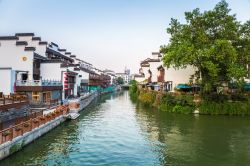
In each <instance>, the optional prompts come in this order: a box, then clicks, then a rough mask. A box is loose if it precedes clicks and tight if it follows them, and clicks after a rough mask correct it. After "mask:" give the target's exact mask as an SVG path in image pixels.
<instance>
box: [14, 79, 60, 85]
mask: <svg viewBox="0 0 250 166" xmlns="http://www.w3.org/2000/svg"><path fill="white" fill-rule="evenodd" d="M16 86H62V83H61V81H54V80H17V81H16Z"/></svg>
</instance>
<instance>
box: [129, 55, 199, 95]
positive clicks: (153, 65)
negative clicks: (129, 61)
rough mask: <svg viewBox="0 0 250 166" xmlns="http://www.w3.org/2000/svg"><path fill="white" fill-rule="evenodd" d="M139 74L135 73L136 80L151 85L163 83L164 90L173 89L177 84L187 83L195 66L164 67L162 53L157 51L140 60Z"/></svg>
mask: <svg viewBox="0 0 250 166" xmlns="http://www.w3.org/2000/svg"><path fill="white" fill-rule="evenodd" d="M140 65H141V68H140V70H139V74H136V75H135V77H134V78H135V80H136V81H137V82H145V80H146V81H147V83H148V84H151V85H156V84H158V85H160V84H161V85H163V86H165V90H167V91H174V88H175V87H176V86H177V85H178V84H188V83H189V82H190V77H191V75H194V73H195V68H193V67H192V66H188V67H187V68H185V69H175V68H173V67H170V68H167V67H164V65H163V61H162V55H161V54H160V53H158V52H153V53H152V58H147V59H145V60H144V61H142V62H141V64H140Z"/></svg>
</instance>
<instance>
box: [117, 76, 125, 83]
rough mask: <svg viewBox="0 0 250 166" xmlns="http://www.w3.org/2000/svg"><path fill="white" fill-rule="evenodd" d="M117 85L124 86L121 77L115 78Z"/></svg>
mask: <svg viewBox="0 0 250 166" xmlns="http://www.w3.org/2000/svg"><path fill="white" fill-rule="evenodd" d="M117 83H118V84H119V85H122V84H124V80H123V78H122V77H118V78H117Z"/></svg>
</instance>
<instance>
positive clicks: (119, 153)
mask: <svg viewBox="0 0 250 166" xmlns="http://www.w3.org/2000/svg"><path fill="white" fill-rule="evenodd" d="M0 165H4V166H9V165H10V166H11V165H73V166H76V165H98V166H99V165H111V166H115V165H119V166H120V165H129V166H140V165H142V166H147V165H171V166H172V165H178V166H179V165H183V166H184V165H185V166H186V165H192V166H195V165H197V166H201V165H202V166H206V165H211V166H216V165H218V166H223V165H225V166H231V165H232V166H234V165H235V166H243V165H250V117H230V116H194V115H182V114H170V113H166V112H160V111H157V110H155V109H152V108H145V107H143V106H141V105H140V104H136V103H132V102H131V100H130V99H129V95H128V93H127V92H124V93H122V94H119V95H106V96H103V97H102V98H101V99H99V100H97V101H95V102H94V103H93V104H92V105H91V106H90V107H88V108H87V110H85V111H84V112H82V113H81V116H80V117H79V118H78V119H77V120H72V121H68V122H65V123H63V124H62V125H60V126H58V127H57V128H55V129H54V130H52V131H51V132H49V133H47V134H46V135H44V136H43V137H41V138H40V139H38V140H36V141H35V142H34V143H32V144H30V145H28V146H27V147H26V148H24V149H23V150H21V151H20V152H18V153H16V154H14V155H12V156H11V157H9V158H7V159H5V160H3V161H2V162H0Z"/></svg>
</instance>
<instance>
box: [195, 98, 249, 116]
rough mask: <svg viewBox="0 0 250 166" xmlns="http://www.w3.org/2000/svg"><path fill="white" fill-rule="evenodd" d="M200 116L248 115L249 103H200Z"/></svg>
mask: <svg viewBox="0 0 250 166" xmlns="http://www.w3.org/2000/svg"><path fill="white" fill-rule="evenodd" d="M199 112H200V113H201V114H210V115H250V101H245V102H223V103H218V102H211V101H205V102H202V103H201V105H200V106H199Z"/></svg>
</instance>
